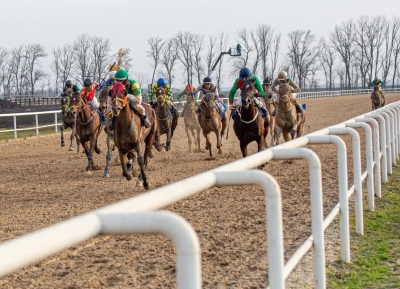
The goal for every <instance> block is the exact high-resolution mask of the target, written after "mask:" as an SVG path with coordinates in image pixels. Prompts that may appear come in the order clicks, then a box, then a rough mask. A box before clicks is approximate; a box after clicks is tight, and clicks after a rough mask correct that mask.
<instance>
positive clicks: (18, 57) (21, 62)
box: [10, 45, 27, 95]
mask: <svg viewBox="0 0 400 289" xmlns="http://www.w3.org/2000/svg"><path fill="white" fill-rule="evenodd" d="M25 60H26V59H25V55H24V46H23V45H21V46H20V47H18V48H13V49H12V50H11V58H10V73H11V74H12V75H13V84H14V89H15V92H16V93H17V94H18V95H23V94H24V93H25V92H26V85H27V76H26V61H25Z"/></svg>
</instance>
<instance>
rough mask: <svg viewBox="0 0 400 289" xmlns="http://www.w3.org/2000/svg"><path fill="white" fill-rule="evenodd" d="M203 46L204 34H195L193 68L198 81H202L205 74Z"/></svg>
mask: <svg viewBox="0 0 400 289" xmlns="http://www.w3.org/2000/svg"><path fill="white" fill-rule="evenodd" d="M203 48H204V36H202V35H195V36H194V37H193V68H194V71H195V72H194V74H195V76H196V78H197V82H198V83H201V77H202V76H203V75H204V66H203V58H202V56H201V52H202V51H203Z"/></svg>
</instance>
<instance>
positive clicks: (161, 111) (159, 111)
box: [156, 103, 169, 117]
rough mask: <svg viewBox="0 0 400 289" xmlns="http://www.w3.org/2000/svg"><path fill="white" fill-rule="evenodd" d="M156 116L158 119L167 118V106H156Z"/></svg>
mask: <svg viewBox="0 0 400 289" xmlns="http://www.w3.org/2000/svg"><path fill="white" fill-rule="evenodd" d="M156 114H157V115H159V116H160V117H164V116H167V115H168V114H169V109H168V106H167V104H166V103H164V105H159V104H157V107H156Z"/></svg>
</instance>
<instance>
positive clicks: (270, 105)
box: [264, 96, 275, 147]
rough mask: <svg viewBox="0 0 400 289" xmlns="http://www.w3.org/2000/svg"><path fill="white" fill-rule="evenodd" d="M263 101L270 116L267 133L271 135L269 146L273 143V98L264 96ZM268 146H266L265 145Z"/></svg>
mask: <svg viewBox="0 0 400 289" xmlns="http://www.w3.org/2000/svg"><path fill="white" fill-rule="evenodd" d="M264 102H265V107H266V108H267V111H268V114H269V116H270V121H269V133H270V136H271V147H273V146H274V145H275V132H274V130H275V114H274V111H275V99H274V97H273V96H271V97H267V96H266V97H265V98H264ZM267 147H268V146H267Z"/></svg>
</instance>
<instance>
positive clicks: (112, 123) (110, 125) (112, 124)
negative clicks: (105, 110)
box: [107, 115, 115, 131]
mask: <svg viewBox="0 0 400 289" xmlns="http://www.w3.org/2000/svg"><path fill="white" fill-rule="evenodd" d="M114 122H115V115H113V117H112V119H111V122H110V124H109V125H108V127H107V129H109V130H110V131H112V130H114Z"/></svg>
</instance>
